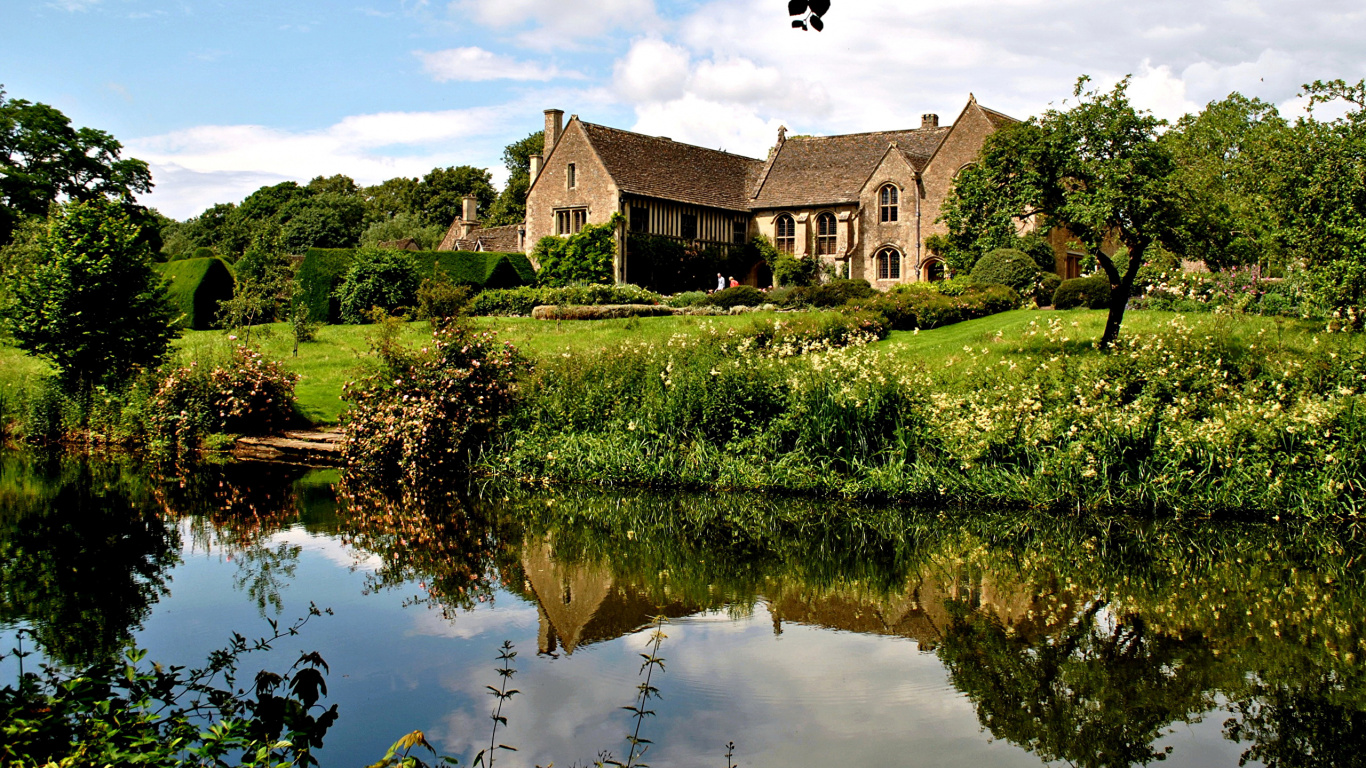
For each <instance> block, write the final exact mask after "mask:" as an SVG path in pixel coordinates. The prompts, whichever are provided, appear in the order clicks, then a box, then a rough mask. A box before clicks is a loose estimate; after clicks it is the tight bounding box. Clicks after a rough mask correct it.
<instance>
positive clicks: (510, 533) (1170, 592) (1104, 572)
mask: <svg viewBox="0 0 1366 768" xmlns="http://www.w3.org/2000/svg"><path fill="white" fill-rule="evenodd" d="M0 526H2V527H0V576H2V577H3V581H0V584H3V587H0V594H2V595H3V604H0V619H3V620H4V621H6V622H24V623H28V624H30V625H32V626H33V627H34V628H35V629H36V630H37V632H38V635H39V638H40V640H41V642H42V643H43V644H44V646H45V647H46V649H47V651H48V652H49V653H50V654H51V655H52V656H54V657H55V658H57V659H59V660H62V661H66V662H71V663H78V662H83V661H88V660H93V659H96V658H102V657H107V656H108V655H109V654H110V653H112V652H114V651H116V650H117V649H119V648H121V647H122V646H123V645H124V644H126V643H127V642H128V641H129V638H130V636H131V634H132V633H133V632H134V631H136V630H137V629H138V627H139V626H140V624H141V622H143V621H144V620H145V619H146V617H147V615H148V612H149V611H150V610H151V607H152V606H153V605H154V604H155V603H156V601H157V600H159V599H162V598H163V597H164V595H165V594H166V592H167V589H168V579H167V573H168V569H170V568H171V567H172V566H174V565H175V564H176V562H177V561H178V557H179V556H180V554H179V553H181V552H182V551H184V552H193V551H213V552H216V553H219V554H220V555H221V556H222V557H223V558H225V559H227V560H231V561H232V563H233V568H234V569H235V571H234V575H233V577H232V584H233V586H234V588H235V589H236V590H238V591H239V592H240V593H241V594H242V595H243V596H244V598H245V600H246V601H248V602H249V603H250V604H251V605H252V606H254V608H255V609H256V610H257V611H259V612H260V613H262V614H278V613H279V612H280V611H281V606H282V605H283V601H282V595H283V594H285V593H286V592H287V591H288V590H290V589H295V590H300V589H302V590H305V592H306V591H307V590H308V589H311V588H316V587H311V586H310V585H309V584H307V583H306V582H301V580H303V579H305V576H304V575H303V570H301V568H300V562H301V554H300V552H301V549H300V545H299V544H298V543H297V539H293V538H288V537H285V538H281V536H282V535H283V534H284V533H286V532H288V531H292V530H297V529H302V530H304V531H307V532H312V533H315V534H317V535H319V536H322V537H326V538H327V539H328V540H329V541H337V542H340V543H341V544H342V545H343V546H344V549H345V552H346V553H347V554H348V556H349V557H350V559H351V563H352V565H353V566H354V567H355V568H356V569H357V570H358V571H359V574H358V578H359V579H360V580H361V584H362V589H363V590H364V591H365V592H366V593H368V594H371V595H384V594H393V593H397V594H399V595H401V596H402V602H403V604H404V605H405V606H406V607H409V608H418V609H423V608H425V609H431V610H432V614H430V615H432V616H433V617H437V616H439V617H440V621H442V622H446V623H447V624H453V625H455V626H457V627H458V626H460V625H461V623H462V622H470V621H471V620H472V618H471V617H473V616H476V615H477V612H480V611H487V610H488V609H489V607H490V606H492V605H493V603H495V602H496V601H500V600H504V601H505V600H512V601H513V602H517V601H519V600H521V601H526V603H528V604H531V605H534V607H535V615H536V622H537V627H536V632H535V635H536V645H537V651H538V652H539V654H541V655H542V656H543V657H545V658H546V659H547V660H568V659H569V658H570V657H574V656H575V654H576V653H580V655H582V652H584V649H586V648H592V647H594V646H605V645H607V644H609V643H610V642H611V641H612V640H614V639H616V638H621V637H627V636H631V635H634V634H637V633H639V632H640V631H641V630H642V629H644V628H646V627H648V626H649V625H650V623H651V622H652V620H653V619H654V617H656V616H658V615H665V616H668V617H672V618H675V619H684V620H685V621H684V624H685V626H686V622H687V621H689V620H694V619H688V618H687V617H699V616H704V615H705V616H713V615H715V614H718V613H720V614H722V615H728V616H729V617H731V618H732V619H737V620H746V621H747V620H751V619H755V618H760V619H762V620H765V621H767V622H768V623H769V624H771V627H772V632H773V633H774V634H775V635H779V636H781V635H783V634H784V633H787V632H791V631H793V629H794V628H796V627H800V628H802V630H803V631H807V630H834V631H838V632H842V633H850V634H851V636H856V637H870V636H879V637H884V638H888V639H891V640H892V641H893V642H895V638H901V639H904V640H906V641H909V642H908V643H907V644H906V645H905V646H904V647H905V648H907V649H918V651H919V652H921V653H922V654H925V655H924V656H923V658H926V659H931V660H937V661H936V662H933V663H936V664H939V665H942V669H943V670H944V673H945V675H946V676H947V679H948V681H949V682H950V683H951V684H952V685H953V686H954V688H955V689H956V690H957V691H958V692H961V694H962V695H963V696H966V697H967V700H968V701H970V702H971V706H972V709H973V711H974V712H975V715H976V719H977V724H978V726H980V728H981V730H982V731H983V732H984V733H985V734H988V735H989V736H990V737H992V738H995V739H999V740H1002V741H1005V742H1009V743H1010V744H1013V745H1016V746H1017V747H1019V748H1020V749H1023V750H1027V751H1028V752H1030V753H1032V754H1033V755H1034V756H1035V757H1036V758H1037V759H1039V760H1042V761H1047V762H1054V761H1064V762H1068V763H1071V764H1074V765H1087V766H1121V765H1143V764H1147V763H1150V762H1153V761H1156V760H1162V759H1165V758H1167V757H1168V756H1169V755H1170V756H1171V757H1172V758H1173V759H1177V760H1183V759H1184V758H1185V757H1186V756H1185V755H1183V754H1182V752H1181V750H1182V749H1183V748H1185V747H1181V746H1179V745H1180V744H1184V743H1186V742H1181V741H1180V740H1179V739H1178V737H1177V736H1176V735H1174V734H1173V732H1174V730H1176V731H1178V732H1180V731H1184V730H1185V728H1184V727H1185V726H1186V725H1190V724H1196V723H1200V722H1202V721H1209V722H1210V723H1211V725H1212V726H1217V728H1218V732H1219V733H1221V734H1222V739H1223V740H1224V741H1225V742H1226V743H1229V744H1236V751H1237V752H1241V754H1242V757H1243V758H1244V759H1246V760H1249V761H1260V762H1262V763H1264V764H1267V765H1349V764H1353V763H1354V761H1357V760H1359V757H1358V755H1359V754H1360V753H1362V748H1363V746H1366V679H1363V674H1362V671H1361V665H1360V656H1361V654H1362V652H1363V650H1366V648H1363V634H1362V633H1363V630H1362V619H1363V617H1366V579H1363V573H1362V569H1361V567H1360V566H1359V562H1360V560H1361V558H1360V555H1361V554H1362V547H1361V545H1359V544H1358V543H1356V540H1355V538H1354V536H1355V534H1356V531H1355V530H1354V529H1350V528H1349V529H1344V530H1334V529H1332V528H1329V527H1326V526H1313V527H1306V528H1304V529H1298V530H1292V529H1288V528H1269V527H1262V526H1251V525H1241V524H1238V523H1236V522H1230V521H1217V522H1213V521H1204V522H1198V523H1188V522H1177V521H1171V522H1151V521H1142V520H1114V519H1111V520H1107V521H1101V520H1091V519H1067V518H1053V517H1046V516H1036V515H1031V514H1028V513H1015V512H1012V513H981V514H972V515H967V514H959V515H954V516H945V515H939V514H918V513H914V512H910V511H906V510H888V509H880V510H879V509H868V508H862V507H858V506H853V505H841V504H833V503H825V502H803V501H793V500H786V501H775V500H765V499H759V498H753V497H734V496H712V497H707V496H679V495H658V494H649V493H635V494H630V493H628V494H620V493H614V494H604V493H596V492H591V491H588V490H568V491H555V492H542V493H534V494H533V493H525V492H518V491H508V490H507V489H499V488H493V487H488V488H476V489H474V490H473V491H470V490H468V489H462V490H460V491H455V490H450V489H446V490H440V489H437V490H428V491H426V492H424V493H422V494H416V495H415V494H411V493H408V494H402V493H398V494H394V493H386V492H384V491H383V490H381V489H375V488H372V487H366V486H359V485H355V484H352V483H350V482H349V481H347V480H345V479H342V478H338V477H337V476H335V475H332V474H318V473H307V472H306V471H305V470H302V469H299V468H290V467H278V466H264V465H252V466H246V465H229V466H225V467H217V468H197V469H195V470H194V471H192V472H166V471H163V472H161V473H156V472H148V471H145V470H143V469H141V468H139V467H137V466H135V465H133V464H131V463H129V462H89V461H82V460H75V459H50V460H39V459H32V458H22V459H21V458H18V457H14V456H10V457H6V458H5V459H3V460H0ZM182 535H183V540H182ZM761 626H768V624H764V625H761ZM239 629H242V628H241V627H223V631H222V634H225V635H226V634H227V632H229V631H233V630H239ZM486 639H487V638H480V642H483V641H484V640H486ZM497 639H498V640H501V639H502V638H497ZM685 642H686V641H685ZM490 647H491V646H490ZM675 652H676V653H678V654H679V656H680V658H686V657H687V656H688V653H686V652H684V651H683V649H682V648H681V647H680V649H679V650H678V651H675ZM669 654H670V650H669V648H668V646H667V644H666V648H665V655H666V656H668V655H669ZM361 663H364V662H361ZM556 663H560V662H559V661H557V662H556ZM869 663H870V664H875V663H877V662H873V661H870V662H869ZM631 671H633V669H632V670H628V671H627V672H626V674H629V672H631ZM791 671H792V672H793V673H794V679H797V678H799V677H800V675H798V674H795V673H797V672H799V670H791ZM350 672H351V673H352V674H356V675H358V676H363V675H364V674H365V672H366V670H364V669H352V670H350ZM873 672H874V674H875V673H876V670H874V671H873ZM768 673H770V674H771V673H772V669H769V670H768ZM535 674H537V672H536V670H535V669H531V670H527V671H526V672H525V673H523V674H522V675H519V678H518V682H519V684H522V683H523V681H524V680H526V681H530V679H531V676H534V675H535ZM738 674H741V675H743V674H744V672H743V671H741V672H740V673H738ZM723 683H724V684H726V685H729V684H732V683H738V684H741V685H743V684H744V683H745V680H743V679H740V680H738V681H732V680H726V681H718V682H717V685H718V686H719V685H722V684H723ZM581 684H582V685H584V686H588V685H590V681H582V682H581ZM482 705H483V703H482V702H479V703H478V704H477V705H476V706H477V707H482ZM365 706H366V702H365V701H364V700H357V701H353V702H343V703H342V715H343V720H342V722H343V723H345V722H346V718H347V714H348V711H349V709H361V708H363V707H365ZM356 716H357V717H358V719H360V720H364V719H367V718H368V717H369V715H368V714H364V713H359V714H357V715H356ZM795 727H798V728H800V727H801V726H800V724H797V725H796V726H795ZM725 735H726V736H727V737H728V738H729V737H733V736H737V735H738V734H725ZM1217 740H1218V739H1217V738H1216V741H1217ZM1174 745H1178V746H1174ZM1173 749H1175V750H1176V751H1175V752H1172V751H1171V750H1173ZM367 756H368V755H367Z"/></svg>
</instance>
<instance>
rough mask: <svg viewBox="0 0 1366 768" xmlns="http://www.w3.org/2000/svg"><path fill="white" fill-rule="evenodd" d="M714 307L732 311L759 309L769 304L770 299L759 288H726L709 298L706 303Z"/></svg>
mask: <svg viewBox="0 0 1366 768" xmlns="http://www.w3.org/2000/svg"><path fill="white" fill-rule="evenodd" d="M704 303H705V304H708V305H710V306H713V307H721V308H723V309H730V308H731V307H757V306H760V305H762V304H767V303H768V297H767V296H766V295H764V292H763V291H761V290H759V289H758V288H754V287H752V286H748V285H737V286H735V287H733V288H726V289H724V290H720V291H717V292H716V293H713V294H712V295H710V296H708V297H707V300H706V301H705V302H704Z"/></svg>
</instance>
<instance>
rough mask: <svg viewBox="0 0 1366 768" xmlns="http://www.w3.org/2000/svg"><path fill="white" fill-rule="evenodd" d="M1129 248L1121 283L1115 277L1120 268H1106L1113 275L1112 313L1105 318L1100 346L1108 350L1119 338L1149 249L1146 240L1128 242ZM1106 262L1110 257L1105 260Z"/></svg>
mask: <svg viewBox="0 0 1366 768" xmlns="http://www.w3.org/2000/svg"><path fill="white" fill-rule="evenodd" d="M1125 246H1126V247H1127V248H1128V249H1129V264H1128V265H1127V267H1126V268H1125V270H1124V276H1123V277H1120V279H1119V284H1118V285H1115V282H1114V278H1115V277H1119V270H1117V269H1115V268H1114V267H1113V266H1111V267H1110V269H1107V270H1105V271H1106V273H1107V274H1110V275H1112V277H1111V279H1110V314H1109V316H1108V317H1106V318H1105V333H1103V334H1101V336H1100V348H1101V349H1102V350H1108V349H1109V348H1110V347H1111V346H1112V345H1114V343H1115V341H1116V340H1117V339H1118V338H1119V326H1120V324H1122V323H1123V322H1124V310H1125V308H1126V307H1128V306H1129V297H1130V296H1132V295H1133V292H1134V280H1135V279H1137V278H1138V269H1139V267H1142V266H1143V252H1144V251H1145V250H1147V246H1148V244H1147V243H1146V242H1141V241H1140V242H1135V243H1126V244H1125ZM1105 261H1106V262H1108V261H1109V259H1106V260H1105Z"/></svg>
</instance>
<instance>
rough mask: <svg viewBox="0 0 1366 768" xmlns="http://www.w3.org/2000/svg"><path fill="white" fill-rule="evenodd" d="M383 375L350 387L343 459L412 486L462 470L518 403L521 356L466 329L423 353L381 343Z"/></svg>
mask: <svg viewBox="0 0 1366 768" xmlns="http://www.w3.org/2000/svg"><path fill="white" fill-rule="evenodd" d="M376 352H377V353H378V355H379V359H380V369H379V371H378V372H376V373H374V374H372V375H371V376H368V377H366V378H365V379H362V380H360V381H358V382H353V383H350V384H348V385H347V387H346V388H345V390H344V392H343V395H342V397H343V399H344V400H346V401H348V402H350V403H352V404H353V406H352V408H351V410H350V411H348V412H347V414H346V418H345V423H344V428H345V440H344V441H343V443H342V455H343V457H344V458H345V459H346V462H347V464H348V465H349V466H351V467H353V468H356V469H359V470H362V471H364V472H366V473H368V474H372V475H375V476H379V477H387V478H398V479H402V480H404V481H406V482H407V483H409V484H420V483H422V482H424V481H426V480H430V479H433V478H439V477H443V476H448V475H449V474H450V473H453V472H457V471H459V470H460V469H461V467H462V466H463V465H464V463H465V462H466V460H467V457H468V454H469V453H470V452H472V451H477V450H478V449H479V448H480V447H481V446H482V445H483V442H484V441H485V439H487V437H488V436H489V434H490V433H491V432H492V431H493V429H494V427H495V426H496V425H497V424H498V422H499V420H500V419H501V418H502V417H503V415H504V414H505V413H506V412H507V411H508V409H509V408H510V407H511V405H512V398H513V394H512V379H513V375H514V374H515V373H516V372H517V370H519V369H520V368H521V367H522V363H521V362H520V360H519V358H518V355H517V352H516V350H515V349H513V348H512V347H511V346H510V345H508V344H506V343H499V342H497V341H496V340H495V338H494V334H492V333H487V332H476V331H474V330H472V329H471V328H470V327H469V326H467V325H466V324H464V323H447V324H446V325H444V326H442V327H440V328H437V329H436V330H434V331H433V332H432V340H431V341H430V342H429V343H428V344H427V346H425V347H423V348H422V349H421V350H418V351H413V350H409V349H405V348H403V347H401V346H399V345H397V344H393V343H388V344H382V345H380V346H379V347H378V348H377V349H376Z"/></svg>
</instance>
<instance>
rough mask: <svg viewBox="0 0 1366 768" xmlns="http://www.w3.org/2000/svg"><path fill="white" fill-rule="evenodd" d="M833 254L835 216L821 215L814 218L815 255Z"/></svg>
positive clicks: (830, 214) (831, 214)
mask: <svg viewBox="0 0 1366 768" xmlns="http://www.w3.org/2000/svg"><path fill="white" fill-rule="evenodd" d="M834 253H835V214H833V213H822V214H821V215H820V216H817V217H816V255H817V256H832V255H834Z"/></svg>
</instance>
